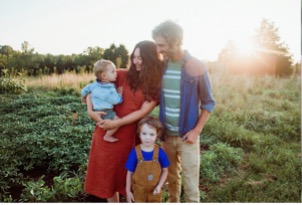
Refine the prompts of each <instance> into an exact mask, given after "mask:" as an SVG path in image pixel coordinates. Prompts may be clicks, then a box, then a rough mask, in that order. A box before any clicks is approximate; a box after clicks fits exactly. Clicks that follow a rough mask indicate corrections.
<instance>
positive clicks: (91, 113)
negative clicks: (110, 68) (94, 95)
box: [86, 94, 106, 122]
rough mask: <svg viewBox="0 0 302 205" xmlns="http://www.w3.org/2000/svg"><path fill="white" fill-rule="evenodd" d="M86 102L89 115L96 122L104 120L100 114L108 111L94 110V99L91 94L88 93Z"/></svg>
mask: <svg viewBox="0 0 302 205" xmlns="http://www.w3.org/2000/svg"><path fill="white" fill-rule="evenodd" d="M86 104H87V113H88V115H89V117H90V118H91V119H92V120H93V121H95V122H100V121H102V119H101V117H100V115H102V114H106V113H105V112H101V111H93V105H92V101H91V94H88V95H87V97H86Z"/></svg>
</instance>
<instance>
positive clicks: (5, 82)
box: [0, 69, 27, 94]
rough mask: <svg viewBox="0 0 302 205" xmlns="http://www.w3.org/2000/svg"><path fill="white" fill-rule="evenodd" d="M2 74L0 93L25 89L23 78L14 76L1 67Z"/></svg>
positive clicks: (18, 91)
mask: <svg viewBox="0 0 302 205" xmlns="http://www.w3.org/2000/svg"><path fill="white" fill-rule="evenodd" d="M2 72H3V76H2V77H0V94H3V93H21V92H24V91H27V89H26V86H25V84H24V79H23V78H14V77H12V76H11V75H9V73H8V69H2Z"/></svg>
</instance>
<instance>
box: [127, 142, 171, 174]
mask: <svg viewBox="0 0 302 205" xmlns="http://www.w3.org/2000/svg"><path fill="white" fill-rule="evenodd" d="M153 152H154V150H153V151H152V152H145V151H143V150H142V155H143V157H144V160H145V161H151V160H152V157H153ZM158 162H159V164H160V166H161V168H167V167H168V166H169V165H170V161H169V159H168V157H167V155H166V153H165V152H164V150H163V149H162V148H161V147H160V148H159V152H158ZM136 165H137V156H136V151H135V148H133V149H132V150H131V152H130V154H129V156H128V160H127V162H126V165H125V167H126V169H127V170H128V171H130V172H134V171H135V169H136Z"/></svg>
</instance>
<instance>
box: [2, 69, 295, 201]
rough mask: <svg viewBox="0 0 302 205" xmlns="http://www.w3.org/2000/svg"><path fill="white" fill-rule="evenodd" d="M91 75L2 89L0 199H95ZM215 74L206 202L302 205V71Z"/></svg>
mask: <svg viewBox="0 0 302 205" xmlns="http://www.w3.org/2000/svg"><path fill="white" fill-rule="evenodd" d="M93 79H94V77H93V75H92V74H90V75H87V74H86V75H84V74H83V75H75V74H72V73H69V74H64V75H61V76H57V75H53V76H48V77H47V76H43V77H39V78H25V84H26V86H27V92H23V93H21V94H1V95H0V102H1V107H0V116H1V117H0V133H1V137H0V166H1V169H0V187H1V190H0V201H1V202H90V201H91V198H90V197H89V196H88V195H87V194H85V193H84V192H83V183H84V178H85V171H86V164H87V158H88V153H89V148H90V142H91V133H92V131H93V129H94V124H93V122H92V121H91V120H90V119H89V118H88V116H87V114H86V107H85V105H82V104H81V103H80V89H81V87H83V85H85V84H86V83H88V82H89V81H90V80H93ZM210 79H211V83H212V88H213V94H214V98H215V100H216V108H215V110H214V112H213V113H212V114H211V117H210V119H209V121H208V123H207V125H206V127H205V128H204V130H203V133H202V134H201V136H200V138H201V148H202V149H201V150H202V152H201V162H200V163H201V169H200V174H201V177H200V191H201V201H202V202H301V78H300V77H290V78H277V77H276V78H274V77H271V76H258V77H257V76H247V75H238V76H230V75H227V74H224V73H210ZM157 113H158V108H155V109H154V111H153V115H157ZM166 198H167V193H166V192H164V199H163V201H166ZM182 200H183V201H184V200H185V197H184V195H182Z"/></svg>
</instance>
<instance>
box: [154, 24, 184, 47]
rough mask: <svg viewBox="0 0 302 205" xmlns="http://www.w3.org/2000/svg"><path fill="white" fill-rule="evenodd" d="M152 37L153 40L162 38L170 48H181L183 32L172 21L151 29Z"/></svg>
mask: <svg viewBox="0 0 302 205" xmlns="http://www.w3.org/2000/svg"><path fill="white" fill-rule="evenodd" d="M152 37H153V39H154V38H156V37H163V38H164V39H165V40H166V41H167V43H168V44H169V45H170V46H173V45H177V46H181V44H182V39H183V30H182V28H181V27H180V26H179V25H178V24H176V23H174V22H173V21H165V22H163V23H161V24H159V25H158V26H156V27H155V28H154V29H153V31H152Z"/></svg>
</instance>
